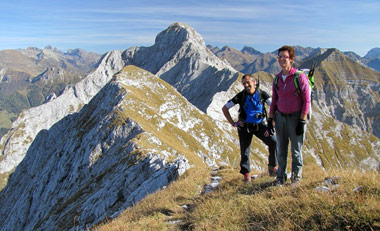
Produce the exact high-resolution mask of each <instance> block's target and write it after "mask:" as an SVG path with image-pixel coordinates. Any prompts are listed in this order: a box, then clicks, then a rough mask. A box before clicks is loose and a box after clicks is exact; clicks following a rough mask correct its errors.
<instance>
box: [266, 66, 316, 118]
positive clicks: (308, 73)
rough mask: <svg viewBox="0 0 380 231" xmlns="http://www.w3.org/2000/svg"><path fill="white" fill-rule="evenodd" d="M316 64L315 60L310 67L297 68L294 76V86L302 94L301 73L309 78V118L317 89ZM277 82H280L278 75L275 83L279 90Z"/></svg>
mask: <svg viewBox="0 0 380 231" xmlns="http://www.w3.org/2000/svg"><path fill="white" fill-rule="evenodd" d="M316 65H317V63H316V62H313V64H312V65H311V68H310V69H306V68H305V69H300V70H297V71H296V73H294V78H293V82H294V86H295V87H296V89H297V92H298V94H301V89H300V87H299V85H300V83H299V81H300V80H299V79H300V75H301V73H304V74H305V75H306V76H307V78H308V80H309V89H310V109H309V113H308V114H307V118H308V119H311V106H312V105H313V98H314V94H315V93H314V91H315V89H316V88H315V83H314V72H315V67H316ZM277 83H278V76H277V75H276V76H275V78H274V84H275V87H276V90H278V86H277Z"/></svg>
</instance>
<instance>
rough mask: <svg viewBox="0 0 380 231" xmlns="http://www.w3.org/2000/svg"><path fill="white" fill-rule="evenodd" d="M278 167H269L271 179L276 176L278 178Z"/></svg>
mask: <svg viewBox="0 0 380 231" xmlns="http://www.w3.org/2000/svg"><path fill="white" fill-rule="evenodd" d="M277 169H278V168H277V166H274V167H273V166H270V165H268V173H269V176H271V177H274V176H276V175H277Z"/></svg>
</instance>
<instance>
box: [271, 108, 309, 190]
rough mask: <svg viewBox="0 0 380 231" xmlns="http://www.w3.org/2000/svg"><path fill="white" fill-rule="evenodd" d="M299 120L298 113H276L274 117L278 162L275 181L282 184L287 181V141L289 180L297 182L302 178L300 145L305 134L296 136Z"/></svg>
mask: <svg viewBox="0 0 380 231" xmlns="http://www.w3.org/2000/svg"><path fill="white" fill-rule="evenodd" d="M299 118H300V113H294V114H292V115H283V114H281V113H280V112H277V113H276V116H275V122H276V125H275V129H276V137H277V161H278V170H277V180H280V181H281V182H282V183H284V182H285V181H286V179H287V175H286V166H287V161H288V150H289V140H290V144H291V149H290V150H291V154H292V169H291V171H292V176H291V179H292V180H293V181H298V180H300V179H301V177H302V166H303V158H302V145H303V141H304V138H305V133H304V134H302V135H300V136H297V135H296V127H297V123H298V120H299ZM305 132H306V128H305Z"/></svg>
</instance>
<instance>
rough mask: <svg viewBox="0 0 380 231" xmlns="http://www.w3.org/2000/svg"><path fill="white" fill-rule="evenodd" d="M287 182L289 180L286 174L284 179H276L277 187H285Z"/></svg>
mask: <svg viewBox="0 0 380 231" xmlns="http://www.w3.org/2000/svg"><path fill="white" fill-rule="evenodd" d="M286 180H287V177H286V174H285V175H284V176H282V177H278V176H277V178H276V186H282V185H284V184H285V182H286Z"/></svg>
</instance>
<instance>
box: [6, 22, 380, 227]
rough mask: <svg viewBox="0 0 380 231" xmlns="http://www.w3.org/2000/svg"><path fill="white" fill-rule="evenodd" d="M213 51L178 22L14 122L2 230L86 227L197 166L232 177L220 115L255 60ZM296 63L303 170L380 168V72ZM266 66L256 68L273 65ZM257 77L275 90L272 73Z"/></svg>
mask: <svg viewBox="0 0 380 231" xmlns="http://www.w3.org/2000/svg"><path fill="white" fill-rule="evenodd" d="M209 48H211V49H209ZM209 48H207V47H206V45H205V42H204V40H203V38H202V36H201V35H200V34H199V33H197V32H196V31H195V30H194V29H193V28H191V27H190V26H188V25H185V24H182V23H174V24H172V25H170V26H169V27H168V28H167V29H165V30H163V31H162V32H160V33H159V34H158V35H157V37H156V40H155V44H154V45H153V46H150V47H131V48H128V49H126V50H124V51H118V50H115V51H110V52H108V53H106V54H105V55H104V56H103V57H102V58H101V60H100V61H99V62H98V64H97V66H96V68H95V69H94V70H93V71H92V72H91V73H89V74H88V75H87V76H86V77H85V78H83V79H82V80H80V81H79V82H77V83H75V84H72V85H70V86H67V87H66V88H65V89H64V91H63V92H62V93H61V94H59V95H57V97H56V98H54V99H52V100H49V101H47V102H45V103H43V104H41V105H39V106H37V107H33V108H30V109H28V110H24V111H23V112H22V113H20V115H19V116H18V117H17V119H16V120H15V121H14V122H13V124H12V129H11V130H9V131H8V132H7V133H6V134H5V135H4V136H3V137H2V138H1V140H0V153H1V154H0V155H1V156H0V174H1V176H2V177H1V179H0V183H3V184H4V185H6V186H5V187H4V189H3V190H2V191H1V192H0V204H1V205H2V206H1V207H0V217H2V218H3V219H2V220H0V229H1V230H11V229H16V230H19V229H26V230H46V229H54V230H57V229H64V230H82V229H87V228H91V227H93V226H94V225H96V224H98V223H99V222H102V221H104V220H107V219H113V218H114V217H116V216H117V215H118V214H120V213H121V212H122V211H123V210H125V209H126V208H128V207H129V206H132V205H133V204H135V203H138V201H139V200H141V199H142V198H144V197H145V196H146V195H148V194H149V193H152V192H154V191H155V190H159V189H162V188H164V187H166V186H167V185H168V184H170V182H172V181H174V180H176V179H177V177H178V176H179V175H181V174H183V173H185V172H186V171H187V169H189V168H191V167H192V166H194V165H196V166H201V167H205V168H208V167H212V168H215V167H220V166H229V167H234V168H238V165H239V160H240V156H239V145H238V138H237V132H236V128H233V127H232V126H231V125H230V124H228V123H227V122H226V120H225V118H224V117H223V114H222V112H221V108H222V106H223V105H224V104H225V103H226V102H227V100H229V99H230V98H232V97H233V96H234V95H235V94H236V93H237V92H239V91H241V90H242V86H241V76H242V72H239V71H237V70H236V69H235V68H233V65H238V64H239V63H240V65H241V67H242V68H247V67H248V66H249V65H250V64H252V63H250V64H249V61H244V60H248V59H250V58H251V57H250V56H252V57H257V58H258V59H259V60H260V56H262V55H261V54H258V53H257V52H255V51H254V49H251V48H246V49H244V54H245V56H244V58H241V57H240V56H239V55H236V56H234V57H235V58H236V60H235V61H234V60H233V59H231V61H228V60H227V59H223V58H218V57H217V56H216V55H215V54H214V52H216V50H217V49H214V48H212V47H209ZM297 49H298V48H297ZM306 50H308V48H306ZM226 52H227V51H226ZM227 53H229V52H227ZM242 53H243V52H242ZM248 53H256V54H252V55H249V54H248ZM301 54H302V53H300V55H299V59H300V60H299V61H297V62H298V64H297V66H298V67H301V68H302V67H309V66H310V63H311V62H313V61H314V62H317V63H318V66H317V70H316V75H315V78H316V84H317V97H316V99H315V103H314V105H313V117H312V119H311V120H310V121H308V126H307V133H306V139H305V146H304V149H303V150H304V161H305V164H308V163H316V164H318V165H319V166H321V168H333V167H338V168H352V169H360V170H368V169H376V168H378V167H379V163H380V150H379V149H378V147H379V143H380V139H379V138H378V137H376V136H374V135H373V134H379V133H378V132H379V127H378V126H379V125H378V124H379V115H380V108H379V105H380V104H379V101H380V99H379V86H380V73H378V72H376V71H374V70H372V69H369V68H367V67H366V66H364V65H362V64H360V63H358V62H356V61H353V60H352V59H351V58H350V57H348V56H347V55H345V54H344V53H342V52H340V51H339V50H337V49H319V51H315V52H314V53H307V52H306V51H305V54H304V58H302V56H303V55H301ZM255 55H257V56H255ZM267 57H268V59H269V58H270V54H268V55H267ZM306 57H308V58H306ZM252 60H254V58H252ZM265 61H266V58H263V57H262V58H261V61H258V62H257V63H256V64H255V65H252V66H251V68H252V70H253V68H254V67H255V66H260V65H263V66H266V67H267V68H268V70H271V68H275V64H274V63H272V64H269V63H267V62H265ZM232 62H234V64H233V65H232ZM243 62H246V63H247V65H246V66H245V64H244V65H243V64H242V63H243ZM273 71H274V69H273ZM254 77H256V78H260V81H261V82H260V83H261V85H260V87H261V88H262V89H263V90H266V91H267V92H268V93H271V84H272V81H273V73H272V72H270V71H267V72H264V71H258V72H255V73H254ZM234 109H235V110H231V112H232V115H233V116H234V118H236V113H237V111H236V110H237V107H236V108H234ZM372 133H373V134H372ZM251 153H252V154H251V165H252V166H251V167H252V168H253V169H266V167H267V155H268V154H267V150H266V147H265V145H263V143H262V142H260V141H259V140H257V139H256V138H255V139H253V142H252V145H251ZM3 179H8V182H4V181H3Z"/></svg>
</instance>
